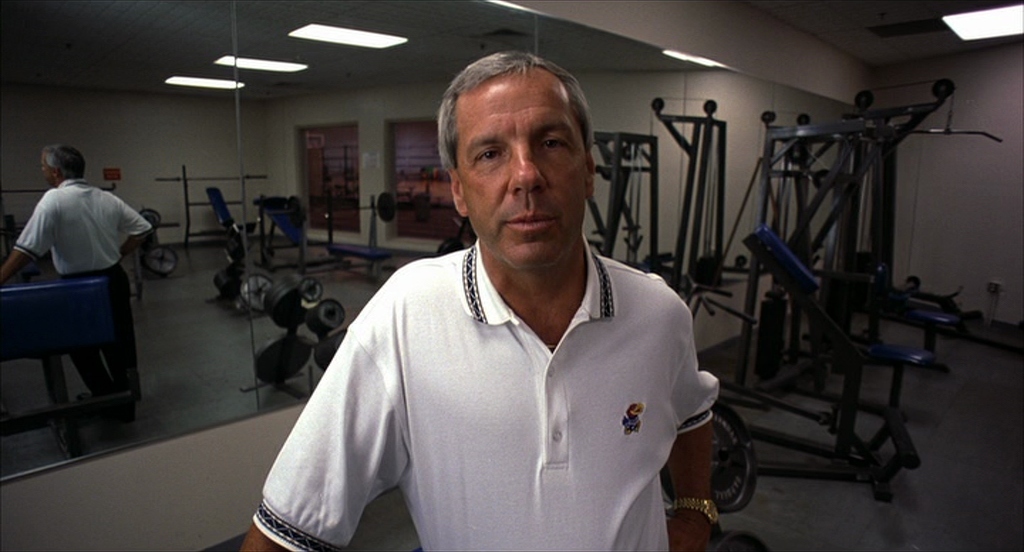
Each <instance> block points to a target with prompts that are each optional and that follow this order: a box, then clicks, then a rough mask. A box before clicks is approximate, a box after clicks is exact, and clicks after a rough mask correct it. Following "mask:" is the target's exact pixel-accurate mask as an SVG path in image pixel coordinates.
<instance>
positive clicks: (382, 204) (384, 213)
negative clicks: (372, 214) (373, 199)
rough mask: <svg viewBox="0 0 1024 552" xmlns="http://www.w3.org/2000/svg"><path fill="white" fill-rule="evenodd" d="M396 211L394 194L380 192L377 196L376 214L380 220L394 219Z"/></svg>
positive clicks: (388, 220)
mask: <svg viewBox="0 0 1024 552" xmlns="http://www.w3.org/2000/svg"><path fill="white" fill-rule="evenodd" d="M396 211H397V206H396V204H395V196H393V195H391V194H389V193H387V192H381V193H380V195H379V196H377V216H379V217H380V220H382V221H384V222H391V221H392V220H395V213H396Z"/></svg>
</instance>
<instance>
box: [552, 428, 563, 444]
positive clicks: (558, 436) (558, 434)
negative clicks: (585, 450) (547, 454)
mask: <svg viewBox="0 0 1024 552" xmlns="http://www.w3.org/2000/svg"><path fill="white" fill-rule="evenodd" d="M551 438H552V439H554V441H555V442H556V443H558V442H560V441H561V440H562V432H561V431H556V432H554V433H552V434H551Z"/></svg>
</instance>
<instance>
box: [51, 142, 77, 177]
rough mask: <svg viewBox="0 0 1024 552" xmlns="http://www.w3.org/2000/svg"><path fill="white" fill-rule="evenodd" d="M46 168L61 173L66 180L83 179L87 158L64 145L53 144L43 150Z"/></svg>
mask: <svg viewBox="0 0 1024 552" xmlns="http://www.w3.org/2000/svg"><path fill="white" fill-rule="evenodd" d="M43 159H45V160H46V166H47V167H50V168H51V169H57V170H59V171H60V173H61V175H63V176H64V178H82V176H83V175H84V174H85V157H83V156H82V154H81V152H79V151H78V150H76V149H75V148H73V147H71V146H65V145H64V144H51V145H49V146H45V147H44V148H43Z"/></svg>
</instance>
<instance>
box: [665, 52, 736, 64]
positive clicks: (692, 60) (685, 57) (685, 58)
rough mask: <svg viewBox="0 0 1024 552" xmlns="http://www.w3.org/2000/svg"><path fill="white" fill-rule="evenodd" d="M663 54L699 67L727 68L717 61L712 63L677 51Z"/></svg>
mask: <svg viewBox="0 0 1024 552" xmlns="http://www.w3.org/2000/svg"><path fill="white" fill-rule="evenodd" d="M661 53H663V54H665V55H666V56H668V57H670V58H676V59H681V60H683V61H689V62H690V63H696V64H698V65H703V66H705V67H725V66H724V65H722V64H721V63H718V62H717V61H711V60H710V59H707V58H702V57H699V56H691V55H689V54H684V53H682V52H676V51H675V50H662V51H661Z"/></svg>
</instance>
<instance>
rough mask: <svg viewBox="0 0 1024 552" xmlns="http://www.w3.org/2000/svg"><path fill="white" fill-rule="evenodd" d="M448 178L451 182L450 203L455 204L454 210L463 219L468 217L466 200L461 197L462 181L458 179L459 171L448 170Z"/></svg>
mask: <svg viewBox="0 0 1024 552" xmlns="http://www.w3.org/2000/svg"><path fill="white" fill-rule="evenodd" d="M448 178H449V180H451V181H452V202H453V203H455V210H456V211H458V213H459V214H460V215H462V216H464V217H468V216H469V209H468V208H466V199H465V198H464V197H463V195H462V180H461V179H460V178H459V171H457V170H456V169H448Z"/></svg>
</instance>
